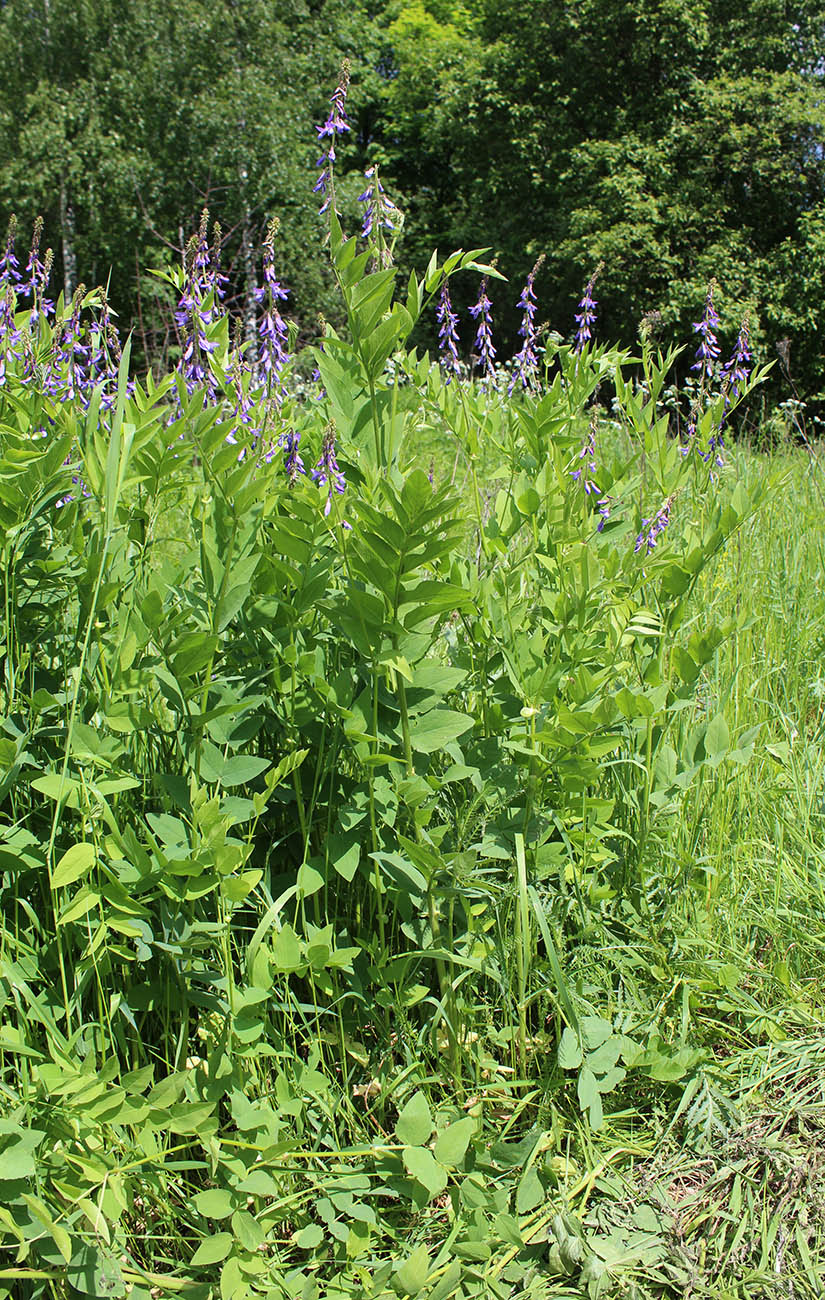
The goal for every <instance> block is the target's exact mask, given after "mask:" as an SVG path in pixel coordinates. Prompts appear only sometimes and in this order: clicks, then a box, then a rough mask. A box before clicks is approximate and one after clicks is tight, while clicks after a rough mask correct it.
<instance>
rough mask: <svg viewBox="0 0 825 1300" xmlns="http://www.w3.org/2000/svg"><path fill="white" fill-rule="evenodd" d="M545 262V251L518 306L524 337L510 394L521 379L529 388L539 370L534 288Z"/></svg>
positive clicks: (516, 359) (529, 278) (523, 385)
mask: <svg viewBox="0 0 825 1300" xmlns="http://www.w3.org/2000/svg"><path fill="white" fill-rule="evenodd" d="M543 262H544V253H542V254H541V256H540V257H539V259H538V261H537V262H536V264H535V266H534V267H533V269H532V271H531V272H530V274H529V275H528V277H527V282H526V284H525V286H524V288H523V289H522V291H521V297H520V298H519V300H518V303H517V304H516V306H518V307H519V308H521V312H522V317H521V325H520V326H519V334H520V335H521V337H522V338H523V339H524V342H523V344H522V346H521V349H520V351H519V352H517V353H516V355H515V357H514V358H513V364H514V366H515V369H514V371H513V376H512V378H511V380H510V384H509V387H508V389H507V392H508V394H509V393H512V391H513V389H514V388H515V386H516V381H517V380H519V379H520V380H521V385H522V388H529V387H530V384H531V383H532V382H533V380H534V379H535V375H536V372H537V370H538V364H539V363H538V356H537V355H536V340H537V337H538V335H537V331H536V291H535V288H534V285H535V280H536V276H537V275H538V273H539V271H540V270H541V266H542V263H543Z"/></svg>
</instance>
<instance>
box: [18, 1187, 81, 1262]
mask: <svg viewBox="0 0 825 1300" xmlns="http://www.w3.org/2000/svg"><path fill="white" fill-rule="evenodd" d="M22 1199H23V1200H24V1201H25V1202H26V1205H28V1207H29V1209H30V1210H31V1212H32V1214H33V1215H34V1217H35V1218H36V1219H39V1220H40V1222H41V1223H42V1224H43V1227H44V1228H45V1229H46V1231H47V1232H48V1234H49V1236H50V1237H51V1239H52V1241H53V1242H54V1244H55V1245H56V1246H57V1249H58V1250H59V1251H60V1254H61V1255H62V1256H63V1259H64V1260H65V1262H66V1263H67V1264H68V1263H70V1262H71V1258H72V1239H71V1237H70V1236H69V1234H68V1232H67V1231H66V1229H65V1228H63V1227H61V1226H60V1224H59V1223H55V1221H54V1219H53V1218H52V1216H51V1214H50V1213H49V1211H48V1209H47V1207H46V1206H45V1205H44V1204H43V1202H42V1201H41V1200H40V1199H39V1197H37V1196H28V1195H27V1194H26V1193H25V1192H24V1193H23V1196H22Z"/></svg>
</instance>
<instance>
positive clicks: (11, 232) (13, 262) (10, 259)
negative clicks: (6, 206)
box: [0, 214, 21, 285]
mask: <svg viewBox="0 0 825 1300" xmlns="http://www.w3.org/2000/svg"><path fill="white" fill-rule="evenodd" d="M16 237H17V217H15V216H14V214H12V216H10V217H9V228H8V231H7V233H6V247H5V249H4V251H3V256H2V257H1V258H0V284H4V285H6V284H8V285H18V284H19V283H20V278H21V277H20V263H19V262H18V260H17V258H16V257H15V255H14V241H15V239H16Z"/></svg>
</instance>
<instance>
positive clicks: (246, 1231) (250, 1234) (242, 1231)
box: [232, 1210, 266, 1251]
mask: <svg viewBox="0 0 825 1300" xmlns="http://www.w3.org/2000/svg"><path fill="white" fill-rule="evenodd" d="M232 1229H233V1231H234V1233H235V1237H236V1238H237V1240H238V1241H239V1242H240V1244H241V1245H242V1246H243V1248H244V1250H248V1251H256V1250H259V1249H260V1247H261V1246H262V1245H263V1244H264V1242H265V1241H266V1234H265V1232H264V1230H263V1228H262V1227H261V1225H260V1223H259V1222H258V1220H257V1219H256V1218H255V1216H254V1215H253V1214H250V1213H249V1212H248V1211H247V1210H236V1211H235V1213H234V1214H233V1215H232Z"/></svg>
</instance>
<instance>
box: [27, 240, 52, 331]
mask: <svg viewBox="0 0 825 1300" xmlns="http://www.w3.org/2000/svg"><path fill="white" fill-rule="evenodd" d="M42 237H43V218H42V217H37V219H36V220H35V223H34V233H33V234H32V243H31V249H30V251H29V260H28V262H27V263H26V275H27V276H28V277H29V278H28V280H26V281H25V283H23V284H21V286H20V293H21V294H22V296H23V297H24V298H31V320H30V327H31V329H32V331H33V330H34V329H35V326H36V324H37V321H38V319H39V318H40V317H41V316H43V317H44V318H45V319H48V317H49V316H51V314H52V312H53V311H54V303H53V302H52V300H51V299H50V298H47V297H46V290H47V288H48V284H49V277H50V275H51V273H52V257H53V254H52V250H51V249H50V248H47V249H46V252H45V253H44V255H43V259H42V261H41V258H40V240H41V239H42Z"/></svg>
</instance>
